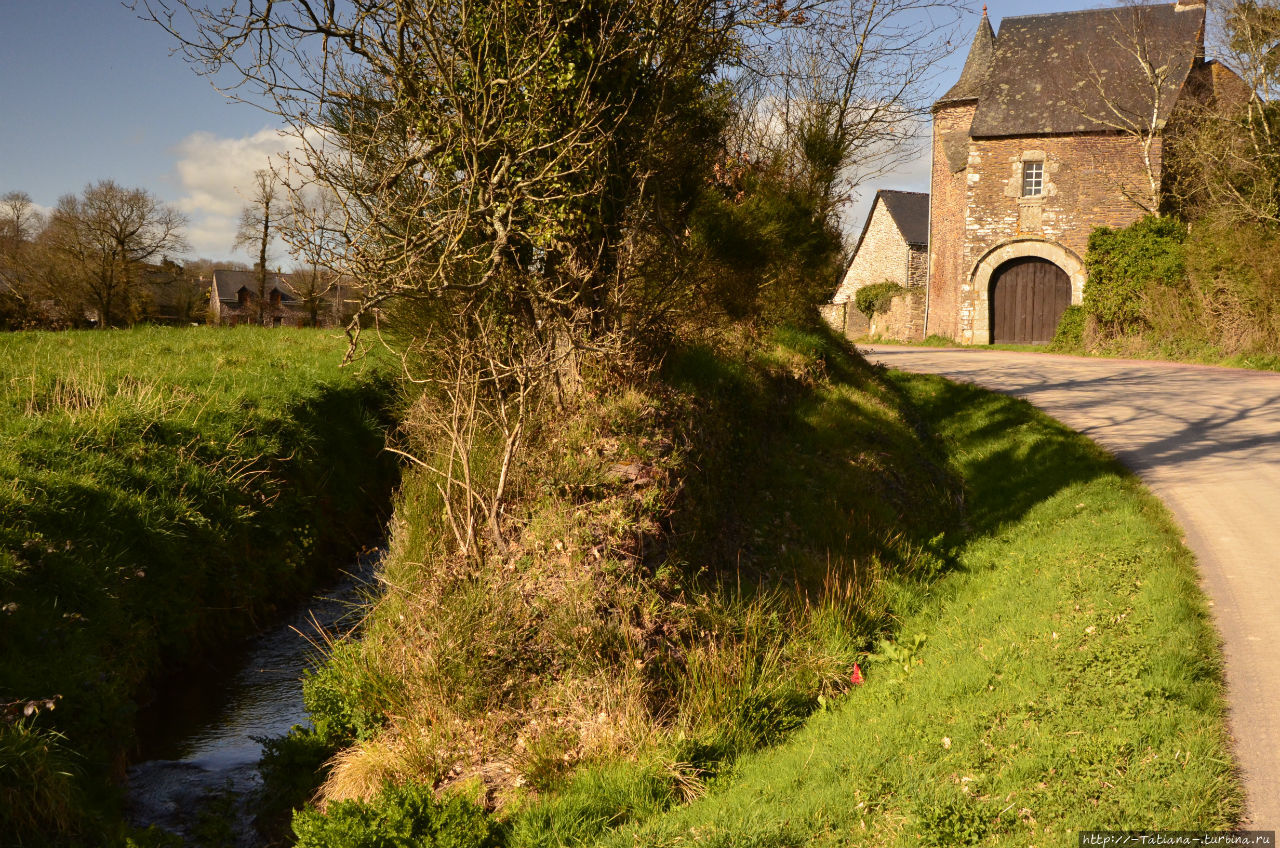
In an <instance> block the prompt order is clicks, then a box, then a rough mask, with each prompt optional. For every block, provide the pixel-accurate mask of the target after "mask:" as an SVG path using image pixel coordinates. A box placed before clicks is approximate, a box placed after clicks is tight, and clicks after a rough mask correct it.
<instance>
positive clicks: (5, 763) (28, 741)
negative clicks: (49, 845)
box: [0, 717, 83, 845]
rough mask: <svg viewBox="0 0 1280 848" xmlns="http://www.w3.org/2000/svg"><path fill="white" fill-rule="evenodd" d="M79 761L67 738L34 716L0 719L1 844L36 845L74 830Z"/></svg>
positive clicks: (78, 800) (80, 797)
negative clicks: (38, 723) (33, 717)
mask: <svg viewBox="0 0 1280 848" xmlns="http://www.w3.org/2000/svg"><path fill="white" fill-rule="evenodd" d="M80 771H81V762H80V759H79V758H78V757H77V756H76V755H75V754H74V753H72V752H71V751H70V750H69V749H68V748H67V746H66V737H65V736H63V735H62V734H61V733H58V732H57V731H54V730H50V729H47V728H42V727H39V726H37V725H36V722H35V720H34V719H32V718H25V717H24V718H20V719H17V720H16V721H12V722H10V721H7V720H5V719H4V718H3V717H0V828H3V830H4V833H3V834H2V835H0V845H9V844H17V845H38V844H41V843H43V842H44V841H45V840H49V841H53V840H55V839H58V838H61V837H66V836H68V835H70V834H72V833H74V831H75V823H76V821H77V819H78V818H79V816H80V812H81V811H80V807H81V805H82V804H83V793H82V791H81V788H80V786H79V785H78V783H77V780H76V778H77V777H78V776H79V774H80Z"/></svg>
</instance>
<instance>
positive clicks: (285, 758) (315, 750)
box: [255, 725, 337, 832]
mask: <svg viewBox="0 0 1280 848" xmlns="http://www.w3.org/2000/svg"><path fill="white" fill-rule="evenodd" d="M255 741H257V742H259V743H260V744H261V745H262V758H261V759H260V760H259V761H258V773H259V774H260V775H261V776H262V786H263V790H262V796H261V800H260V801H259V803H258V827H259V829H260V830H264V831H268V832H275V831H280V830H283V829H284V828H285V827H287V825H288V822H289V819H290V817H291V816H292V814H293V811H294V809H296V808H300V807H303V806H305V805H306V804H307V802H308V801H309V800H311V797H312V796H313V795H314V794H315V791H316V790H317V789H319V788H320V784H321V783H322V782H323V781H324V779H325V777H326V776H327V774H328V769H327V768H326V764H327V763H328V760H329V758H330V757H332V756H333V755H334V753H335V752H336V750H337V746H336V745H334V744H332V743H330V742H328V741H327V740H326V739H325V737H324V736H322V735H320V734H319V733H317V732H316V731H315V730H313V729H311V728H306V727H301V726H296V725H295V726H294V727H293V728H292V729H290V731H289V732H288V734H286V735H284V736H279V737H275V738H266V739H256V740H255ZM282 825H283V826H284V827H282Z"/></svg>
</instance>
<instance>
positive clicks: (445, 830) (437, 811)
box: [293, 784, 498, 848]
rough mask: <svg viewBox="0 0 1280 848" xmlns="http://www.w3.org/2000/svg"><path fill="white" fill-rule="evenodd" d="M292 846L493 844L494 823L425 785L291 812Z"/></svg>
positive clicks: (446, 847) (471, 847)
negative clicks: (294, 840)
mask: <svg viewBox="0 0 1280 848" xmlns="http://www.w3.org/2000/svg"><path fill="white" fill-rule="evenodd" d="M293 830H294V833H296V834H297V836H298V842H297V848H496V846H497V845H498V827H497V824H496V823H495V822H494V821H493V819H492V818H490V817H489V816H488V815H487V814H486V813H485V811H484V810H482V809H481V808H480V807H478V806H476V805H475V804H474V803H472V802H471V801H468V800H467V799H465V798H462V797H459V796H456V795H455V796H453V797H450V798H448V799H446V800H440V799H437V798H436V796H435V793H434V791H432V789H431V787H429V786H421V785H418V784H406V785H404V786H393V787H391V788H389V789H386V790H384V791H383V792H382V793H381V794H379V795H378V796H377V797H376V798H374V799H373V802H372V803H364V802H363V801H339V802H338V803H336V804H331V805H330V806H329V808H328V810H327V811H325V812H323V813H321V812H319V811H317V810H302V811H299V812H297V813H295V814H294V817H293Z"/></svg>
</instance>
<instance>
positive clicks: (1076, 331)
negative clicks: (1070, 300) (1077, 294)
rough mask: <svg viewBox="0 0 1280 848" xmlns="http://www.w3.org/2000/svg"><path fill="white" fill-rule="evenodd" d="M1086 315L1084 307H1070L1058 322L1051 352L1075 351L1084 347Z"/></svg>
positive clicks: (1050, 347)
mask: <svg viewBox="0 0 1280 848" xmlns="http://www.w3.org/2000/svg"><path fill="white" fill-rule="evenodd" d="M1086 317H1087V316H1086V314H1085V311H1084V307H1083V306H1068V307H1067V309H1066V311H1065V312H1063V313H1062V318H1060V319H1059V320H1058V329H1057V330H1055V331H1054V333H1053V341H1051V342H1050V343H1049V349H1050V350H1059V351H1074V350H1081V349H1082V348H1083V347H1084V325H1085V318H1086Z"/></svg>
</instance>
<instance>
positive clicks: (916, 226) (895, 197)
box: [853, 188, 929, 256]
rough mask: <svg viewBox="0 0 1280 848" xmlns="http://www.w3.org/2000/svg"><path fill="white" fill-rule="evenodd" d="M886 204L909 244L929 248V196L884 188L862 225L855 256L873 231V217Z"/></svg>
mask: <svg viewBox="0 0 1280 848" xmlns="http://www.w3.org/2000/svg"><path fill="white" fill-rule="evenodd" d="M881 203H884V208H885V211H886V212H888V213H889V217H890V218H892V219H893V223H894V224H895V225H896V226H897V228H898V232H900V233H902V239H903V241H905V242H906V243H907V244H915V245H921V246H928V244H929V195H927V194H925V193H923V192H919V191H894V190H892V189H887V188H882V189H880V190H879V191H877V192H876V198H875V200H873V201H872V202H871V211H870V212H868V213H867V222H866V223H865V224H863V225H862V234H861V235H859V236H858V243H857V244H856V245H854V248H853V254H854V256H857V255H858V250H859V249H860V248H861V247H862V240H863V239H865V238H866V237H867V230H869V229H871V217H872V216H873V215H875V214H876V207H878V206H879V205H880V204H881Z"/></svg>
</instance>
